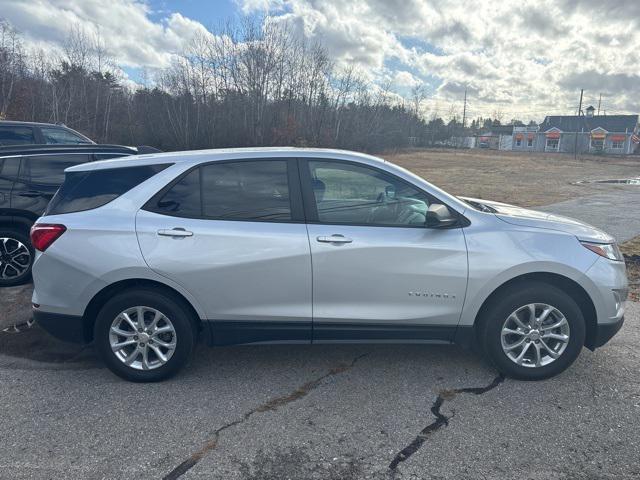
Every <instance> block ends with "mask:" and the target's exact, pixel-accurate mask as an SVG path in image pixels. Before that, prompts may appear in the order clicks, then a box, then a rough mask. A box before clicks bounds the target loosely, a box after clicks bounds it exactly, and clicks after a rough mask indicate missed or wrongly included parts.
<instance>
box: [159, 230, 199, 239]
mask: <svg viewBox="0 0 640 480" xmlns="http://www.w3.org/2000/svg"><path fill="white" fill-rule="evenodd" d="M158 235H161V236H163V237H193V232H190V231H188V230H185V229H184V228H172V229H171V230H158Z"/></svg>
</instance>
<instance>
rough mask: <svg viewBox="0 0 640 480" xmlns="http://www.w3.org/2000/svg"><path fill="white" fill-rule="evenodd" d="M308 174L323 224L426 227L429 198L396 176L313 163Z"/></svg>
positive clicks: (358, 166) (347, 164) (310, 163)
mask: <svg viewBox="0 0 640 480" xmlns="http://www.w3.org/2000/svg"><path fill="white" fill-rule="evenodd" d="M309 171H310V174H311V187H312V189H313V195H314V198H315V203H316V206H317V212H318V221H319V222H321V223H331V224H352V225H370V226H424V225H425V222H426V213H427V208H428V206H429V198H428V196H427V194H426V193H424V192H421V191H419V190H418V189H416V188H415V187H413V186H411V185H409V184H408V183H406V182H404V181H403V180H401V179H399V178H397V177H394V176H393V175H390V174H388V173H385V172H382V171H380V170H377V169H374V168H368V167H363V166H360V165H353V164H350V163H344V162H332V161H310V162H309Z"/></svg>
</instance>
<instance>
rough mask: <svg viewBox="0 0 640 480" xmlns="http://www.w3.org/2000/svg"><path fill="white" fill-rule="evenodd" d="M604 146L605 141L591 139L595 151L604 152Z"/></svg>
mask: <svg viewBox="0 0 640 480" xmlns="http://www.w3.org/2000/svg"><path fill="white" fill-rule="evenodd" d="M603 146H604V140H602V139H596V138H592V139H591V148H592V149H593V150H602V147H603Z"/></svg>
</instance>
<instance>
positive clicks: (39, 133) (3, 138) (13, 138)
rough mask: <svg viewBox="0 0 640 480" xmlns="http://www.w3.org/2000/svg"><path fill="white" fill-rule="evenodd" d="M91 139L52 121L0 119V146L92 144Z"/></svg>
mask: <svg viewBox="0 0 640 480" xmlns="http://www.w3.org/2000/svg"><path fill="white" fill-rule="evenodd" d="M93 143H94V142H93V140H91V139H89V138H87V137H85V136H84V135H82V134H81V133H78V132H76V131H75V130H72V129H70V128H69V127H65V126H64V125H57V124H53V123H35V122H13V121H0V147H6V146H14V145H92V144H93Z"/></svg>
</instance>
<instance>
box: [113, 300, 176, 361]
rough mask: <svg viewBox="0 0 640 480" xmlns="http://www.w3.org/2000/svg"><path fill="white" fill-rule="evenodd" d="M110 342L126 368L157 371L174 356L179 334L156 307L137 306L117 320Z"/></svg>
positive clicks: (114, 321) (123, 313)
mask: <svg viewBox="0 0 640 480" xmlns="http://www.w3.org/2000/svg"><path fill="white" fill-rule="evenodd" d="M109 343H110V345H111V350H112V351H113V353H114V354H115V356H116V358H118V360H120V361H121V362H122V363H124V364H125V365H127V366H129V367H131V368H133V369H135V370H154V369H156V368H160V367H162V366H163V365H165V364H166V363H167V362H168V361H169V359H171V357H172V356H173V353H174V352H175V350H176V344H177V335H176V330H175V328H174V326H173V324H172V323H171V320H169V318H168V317H167V316H166V315H165V314H163V313H162V312H160V311H159V310H156V309H155V308H151V307H144V306H136V307H131V308H128V309H126V310H125V311H123V312H121V313H120V314H119V315H118V316H116V318H115V319H114V320H113V322H112V323H111V328H110V329H109Z"/></svg>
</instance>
